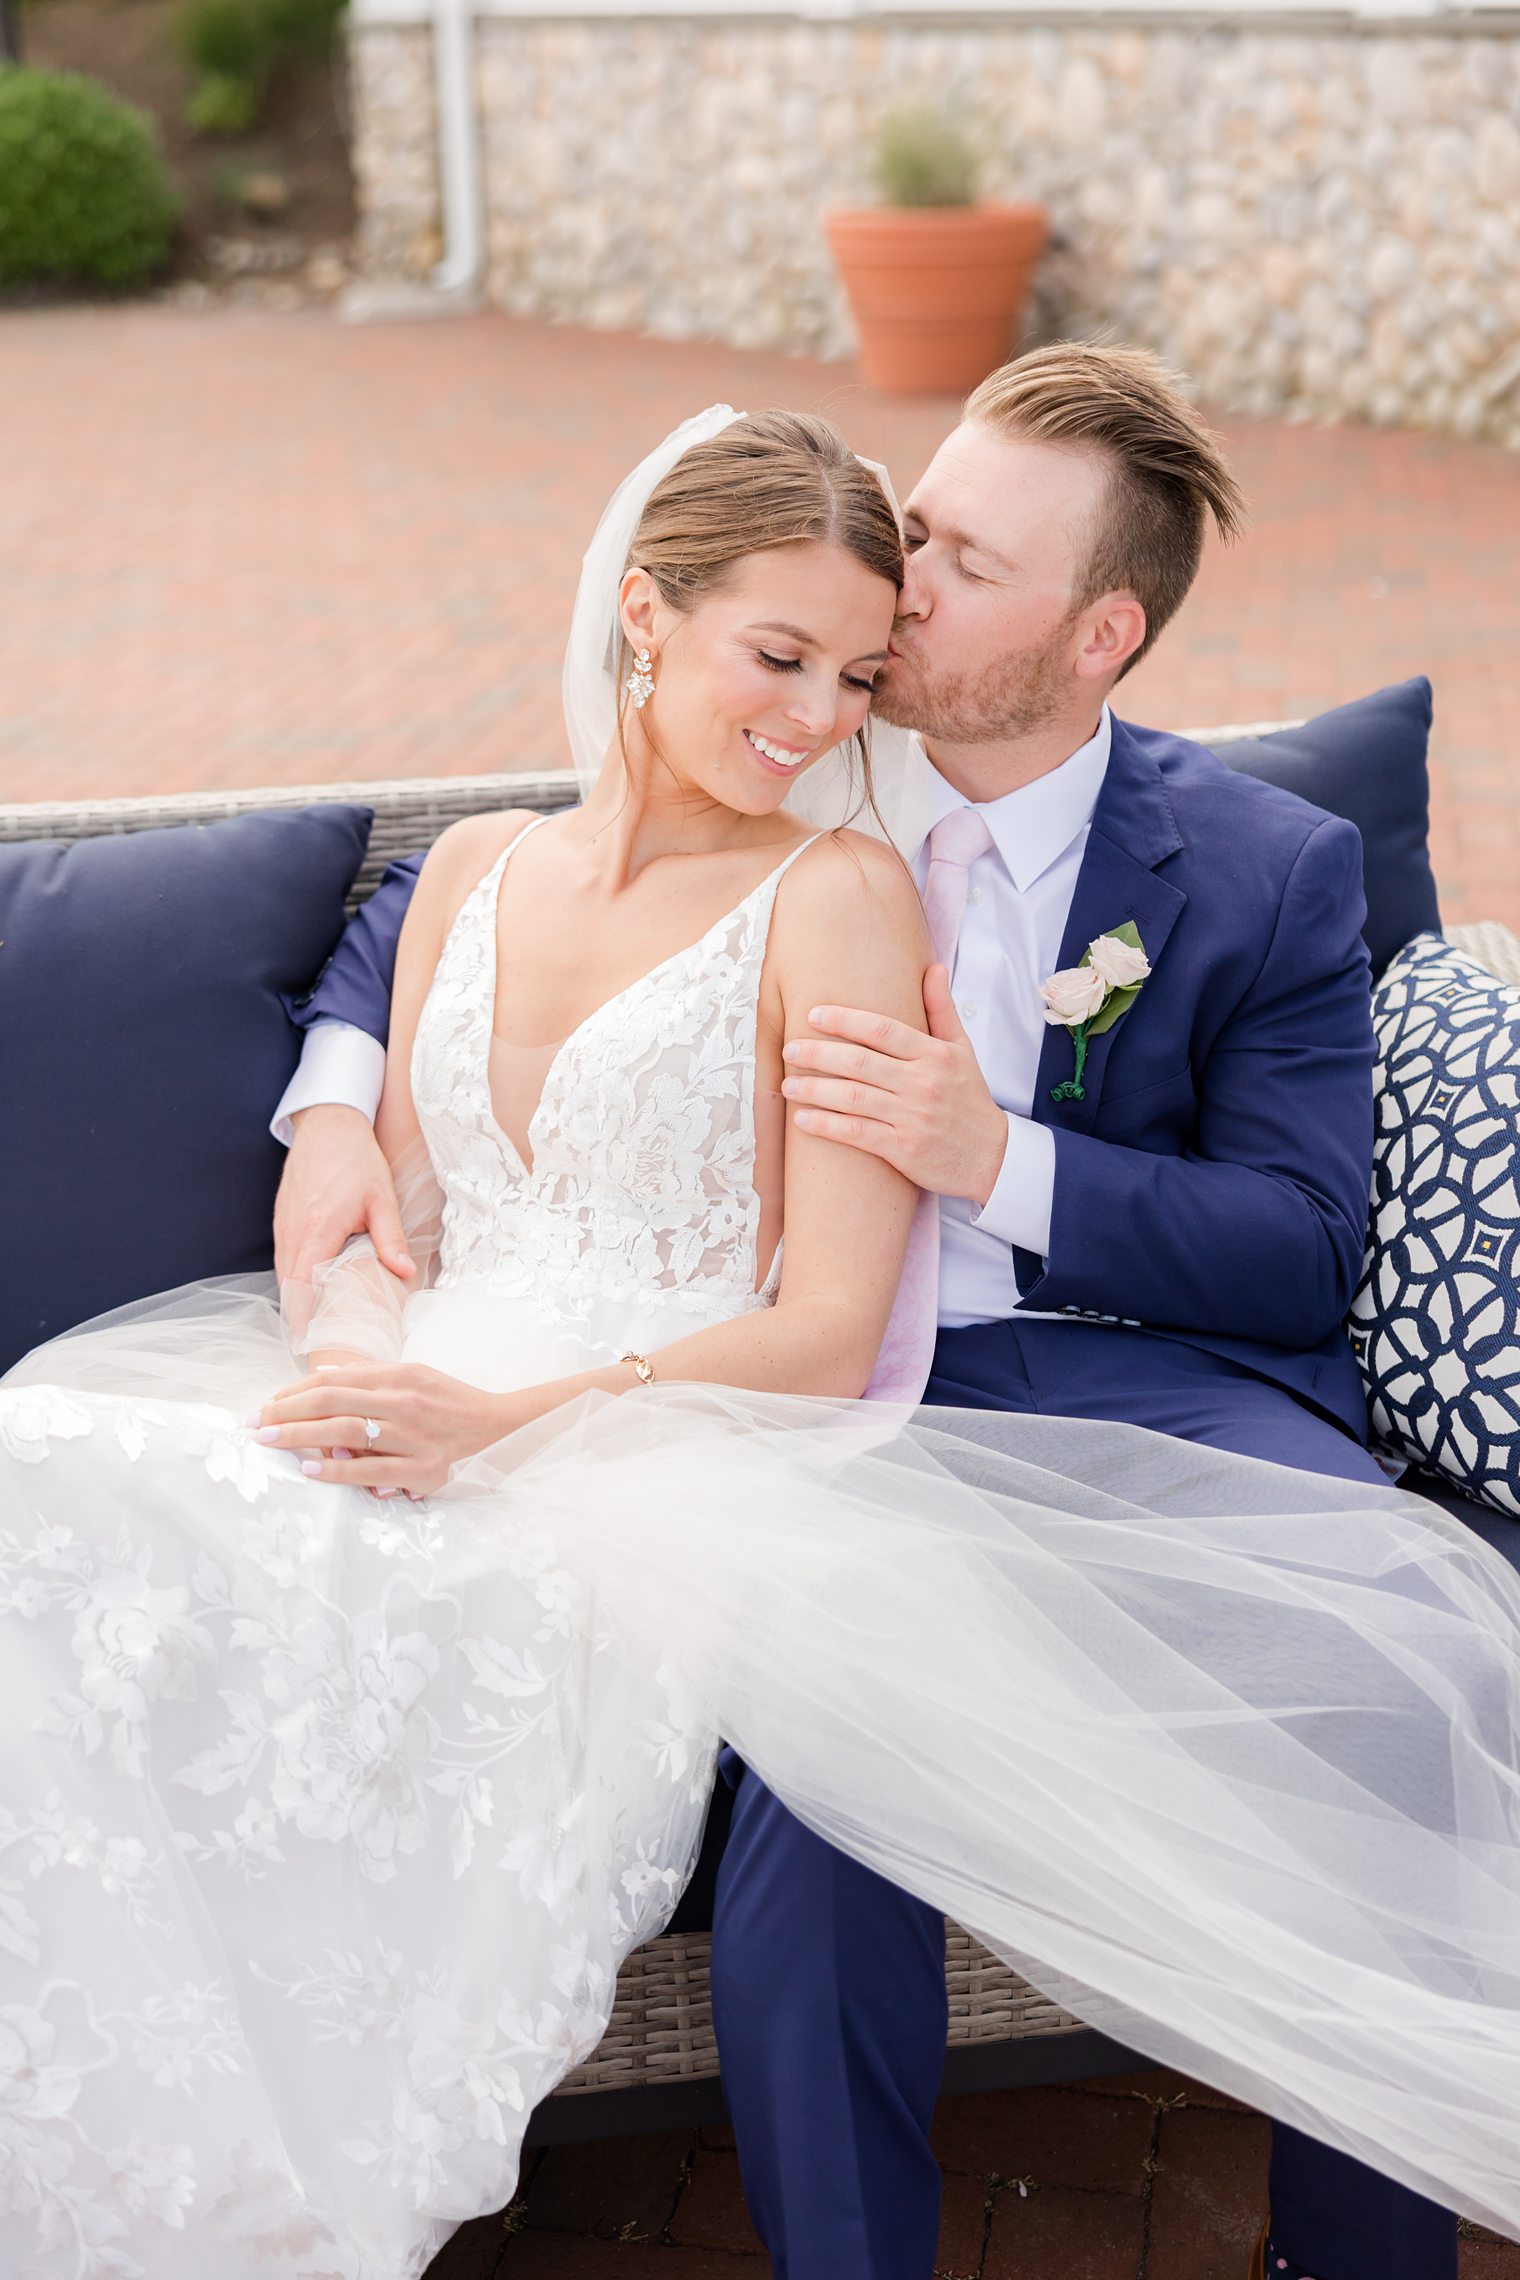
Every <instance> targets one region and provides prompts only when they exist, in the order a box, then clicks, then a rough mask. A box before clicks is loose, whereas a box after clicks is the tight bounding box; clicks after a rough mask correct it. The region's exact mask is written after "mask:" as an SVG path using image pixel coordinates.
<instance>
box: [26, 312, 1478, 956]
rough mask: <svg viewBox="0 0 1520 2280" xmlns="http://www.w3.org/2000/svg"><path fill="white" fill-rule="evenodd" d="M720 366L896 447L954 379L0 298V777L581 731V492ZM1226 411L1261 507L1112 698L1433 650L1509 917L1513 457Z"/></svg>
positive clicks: (1446, 831)
mask: <svg viewBox="0 0 1520 2280" xmlns="http://www.w3.org/2000/svg"><path fill="white" fill-rule="evenodd" d="M718 397H725V398H727V399H728V400H730V401H732V402H735V403H738V404H743V405H756V404H762V403H769V402H788V403H793V404H798V405H804V406H815V407H818V408H821V409H824V410H826V411H828V412H830V413H831V414H832V416H834V417H835V418H836V419H837V420H838V421H839V422H840V424H841V425H842V426H843V427H844V429H845V431H846V433H847V434H848V435H849V436H850V437H851V439H852V440H853V441H854V442H855V443H856V444H857V445H858V446H859V447H860V448H861V449H863V450H867V451H870V452H872V453H873V454H874V455H875V456H877V457H879V458H883V459H885V460H886V461H887V462H888V464H889V465H890V466H891V467H892V469H893V471H894V474H895V475H896V476H897V478H898V479H899V481H900V482H908V481H911V479H912V477H913V475H914V474H915V473H916V471H917V470H918V468H919V467H920V466H921V465H922V463H923V461H924V460H925V459H926V457H927V456H928V454H929V452H930V451H931V449H932V448H933V445H934V444H935V442H936V441H937V440H938V438H939V436H940V435H941V434H942V433H943V432H944V430H945V428H946V427H947V425H948V424H949V421H950V418H951V416H952V411H953V407H952V406H950V405H947V404H940V403H934V402H929V403H907V404H902V403H895V402H892V401H890V400H888V399H884V398H881V397H878V396H873V395H872V394H870V393H869V392H868V391H866V390H864V389H862V388H860V387H859V386H858V385H857V384H856V383H855V382H854V380H853V379H852V377H851V374H850V372H849V370H848V369H847V368H845V367H843V366H839V365H826V364H819V363H814V362H808V361H803V360H792V359H787V358H780V357H775V356H761V355H747V354H741V353H739V352H736V351H733V350H728V349H722V348H713V347H707V346H701V345H694V344H690V343H669V342H660V341H647V340H638V339H633V338H629V337H625V336H620V335H611V334H588V333H582V332H576V331H572V330H568V329H555V328H551V327H545V326H539V325H531V324H526V323H521V322H517V321H515V320H513V319H510V318H507V317H503V316H499V315H484V316H479V317H474V318H469V319H457V320H451V321H437V322H433V323H410V324H385V325H378V326H372V327H362V328H347V327H344V326H342V325H339V324H337V323H336V322H334V321H333V320H332V319H330V318H329V317H327V316H326V315H325V314H321V313H317V312H310V313H304V314H302V313H297V314H291V315H275V314H265V313H258V312H254V311H225V310H224V311H216V312H210V313H205V314H195V313H189V312H185V311H181V310H175V309H169V308H162V307H155V306H149V305H142V306H137V307H129V308H124V309H118V310H63V311H33V312H20V313H12V314H10V315H6V316H0V420H3V427H0V452H3V478H0V689H3V690H4V703H3V705H0V800H4V799H36V798H45V797H54V796H57V797H75V796H100V795H110V794H116V793H124V792H133V791H150V790H153V791H156V790H175V789H185V788H190V787H196V786H218V785H231V784H257V783H303V782H313V781H319V780H331V779H334V778H345V777H346V778H352V777H363V776H400V775H409V774H421V775H447V774H451V773H456V772H474V771H478V770H484V769H495V768H502V767H515V766H521V767H525V768H529V767H541V766H545V765H557V764H559V763H560V760H561V754H562V747H561V741H560V734H559V709H558V679H559V653H560V647H561V643H562V639H563V634H564V629H565V624H566V619H567V614H568V610H569V604H570V598H571V595H572V593H573V590H574V585H575V578H576V572H577V566H578V561H579V556H580V552H581V549H582V548H583V546H584V545H585V542H586V539H587V538H588V537H589V535H590V531H591V527H592V524H593V522H594V520H595V516H596V513H597V510H598V509H599V507H600V505H601V504H602V501H603V500H604V498H605V496H606V495H607V493H608V491H609V490H610V489H611V487H612V485H613V483H614V482H615V481H616V480H617V478H618V477H619V476H620V475H621V474H623V473H624V472H625V471H626V469H627V466H628V464H629V462H630V461H631V459H632V458H633V457H634V456H635V454H636V453H637V452H638V451H639V450H640V449H641V448H643V447H644V446H645V445H646V444H648V443H649V442H650V441H652V440H653V439H655V438H656V437H657V436H659V435H660V434H661V433H663V431H664V430H665V428H666V427H667V426H669V425H671V424H672V423H673V422H674V421H675V420H676V419H677V418H679V417H680V416H682V415H683V414H684V413H686V412H688V411H691V410H693V409H695V408H696V407H698V406H700V405H702V404H704V403H707V402H710V401H712V400H713V399H714V398H718ZM1223 424H1224V425H1225V427H1226V430H1227V433H1228V436H1229V439H1230V442H1231V445H1232V447H1233V450H1234V453H1235V457H1236V460H1237V464H1238V466H1239V469H1240V472H1241V474H1242V476H1243V478H1244V481H1245V484H1246V487H1247V490H1248V492H1249V493H1250V496H1251V499H1252V502H1253V507H1254V514H1255V521H1254V527H1253V529H1252V532H1251V534H1250V536H1249V538H1248V539H1247V541H1246V542H1245V544H1244V545H1243V546H1241V547H1240V548H1238V549H1237V550H1236V551H1235V553H1234V554H1233V555H1231V556H1224V555H1220V554H1214V555H1211V557H1210V559H1209V561H1208V563H1207V565H1206V567H1205V571H1204V574H1203V577H1202V580H1201V582H1200V585H1199V588H1198V590H1197V592H1196V593H1195V594H1194V596H1193V597H1192V599H1191V601H1190V602H1189V604H1188V607H1187V610H1186V612H1185V614H1184V616H1183V618H1182V619H1181V620H1179V622H1178V623H1177V624H1176V625H1175V626H1173V627H1172V628H1171V629H1169V631H1168V632H1167V634H1166V637H1165V639H1164V640H1163V641H1162V643H1161V645H1160V647H1159V648H1158V650H1157V651H1156V653H1155V655H1154V657H1153V658H1151V659H1148V660H1147V662H1146V664H1145V665H1144V666H1142V667H1141V668H1140V669H1139V671H1138V672H1137V673H1136V674H1135V676H1134V677H1133V679H1132V680H1131V681H1130V682H1129V683H1128V684H1127V685H1126V688H1125V691H1124V701H1125V704H1126V706H1127V707H1128V709H1129V710H1130V711H1131V712H1132V713H1133V714H1134V716H1135V717H1137V718H1139V719H1142V720H1148V721H1152V722H1170V723H1172V724H1179V723H1187V724H1193V725H1201V724H1204V723H1211V722H1217V721H1221V720H1227V719H1239V718H1241V717H1243V716H1244V717H1247V718H1253V719H1260V718H1266V717H1280V716H1283V715H1286V714H1292V713H1301V712H1304V711H1309V710H1313V709H1315V708H1318V707H1320V706H1323V705H1327V704H1332V703H1336V702H1339V701H1341V700H1343V699H1345V698H1347V697H1351V696H1355V695H1357V694H1359V693H1361V692H1362V691H1363V690H1365V689H1368V688H1371V687H1373V686H1375V685H1377V684H1378V683H1380V682H1383V681H1388V680H1392V679H1395V678H1399V677H1402V676H1403V675H1406V674H1409V673H1414V672H1421V671H1424V672H1428V673H1429V674H1430V675H1431V677H1432V678H1433V680H1434V681H1435V684H1436V693H1437V734H1436V747H1435V749H1436V755H1437V781H1436V823H1435V846H1436V855H1437V867H1438V871H1439V873H1440V876H1441V880H1442V884H1443V887H1444V890H1445V900H1446V903H1447V906H1448V914H1449V915H1450V916H1452V917H1455V918H1460V917H1471V916H1478V915H1483V914H1492V915H1496V916H1502V917H1505V918H1507V919H1508V920H1510V922H1511V923H1520V865H1517V861H1516V857H1517V855H1520V797H1517V777H1516V773H1515V767H1514V763H1513V761H1512V759H1511V755H1510V746H1509V739H1510V737H1511V734H1512V731H1513V723H1514V721H1515V720H1516V718H1517V717H1520V639H1517V629H1516V605H1515V599H1514V597H1515V594H1516V592H1517V590H1520V462H1517V461H1516V460H1514V459H1513V458H1510V457H1508V456H1506V455H1505V454H1503V453H1501V452H1499V451H1497V450H1494V449H1490V448H1487V447H1485V446H1481V445H1474V444H1466V443H1459V442H1455V441H1449V440H1445V439H1440V438H1435V437H1428V436H1417V435H1410V434H1403V433H1397V432H1393V433H1375V432H1372V431H1369V430H1360V429H1354V428H1342V429H1336V430H1318V429H1311V428H1305V427H1292V426H1286V425H1281V424H1272V423H1267V422H1260V421H1245V420H1231V421H1227V422H1225V423H1223Z"/></svg>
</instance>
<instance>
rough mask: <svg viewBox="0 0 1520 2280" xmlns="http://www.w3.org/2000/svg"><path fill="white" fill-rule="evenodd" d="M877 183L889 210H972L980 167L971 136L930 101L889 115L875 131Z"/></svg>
mask: <svg viewBox="0 0 1520 2280" xmlns="http://www.w3.org/2000/svg"><path fill="white" fill-rule="evenodd" d="M875 155H876V180H877V183H878V186H879V187H880V190H881V193H882V196H883V197H884V198H885V200H886V202H887V204H888V205H889V206H974V205H975V204H976V198H977V189H978V180H979V175H980V167H979V165H978V163H977V154H976V149H975V146H974V145H973V143H972V140H971V137H970V135H969V133H968V132H967V130H966V128H965V126H964V125H963V124H962V122H961V121H960V120H959V119H958V118H956V117H955V115H954V114H953V113H952V112H949V111H946V110H942V109H941V108H940V107H939V106H938V105H937V104H933V103H911V104H905V105H904V106H903V107H902V109H900V110H896V111H889V112H888V113H887V115H886V117H885V118H884V119H883V120H882V122H881V125H880V126H879V127H878V129H877V135H876V154H875Z"/></svg>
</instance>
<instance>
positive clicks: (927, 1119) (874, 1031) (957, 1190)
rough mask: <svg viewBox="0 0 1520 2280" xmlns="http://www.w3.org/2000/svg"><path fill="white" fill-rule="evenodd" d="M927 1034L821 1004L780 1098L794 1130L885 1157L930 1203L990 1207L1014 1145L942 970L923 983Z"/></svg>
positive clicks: (798, 1045) (796, 1047) (790, 1058)
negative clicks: (945, 1200) (962, 1200)
mask: <svg viewBox="0 0 1520 2280" xmlns="http://www.w3.org/2000/svg"><path fill="white" fill-rule="evenodd" d="M924 1013H925V1015H926V1017H927V1019H928V1023H929V1034H928V1036H927V1037H926V1036H924V1035H923V1034H922V1033H921V1032H920V1031H918V1030H916V1029H910V1028H909V1027H908V1025H907V1023H906V1022H902V1021H892V1020H889V1019H888V1018H887V1016H886V1015H885V1014H880V1013H866V1012H863V1011H862V1010H861V1009H860V1008H858V1007H856V1006H840V1005H820V1006H815V1007H814V1008H813V1011H812V1014H811V1017H810V1027H811V1030H812V1034H811V1035H810V1036H808V1037H794V1038H792V1039H790V1040H789V1042H788V1043H787V1045H786V1046H785V1048H784V1050H783V1058H784V1059H785V1062H786V1070H787V1073H786V1077H785V1080H784V1081H783V1084H782V1087H781V1089H782V1091H783V1092H784V1093H785V1095H786V1097H787V1099H788V1100H789V1101H790V1102H791V1103H792V1105H793V1108H794V1110H795V1114H796V1122H797V1126H798V1129H799V1130H800V1131H803V1132H811V1133H813V1134H815V1135H816V1136H817V1137H818V1138H819V1139H823V1140H841V1141H843V1142H844V1144H845V1146H846V1147H848V1148H864V1149H866V1150H867V1151H868V1152H869V1153H870V1154H871V1155H873V1156H881V1157H883V1158H885V1160H886V1161H887V1162H888V1163H889V1164H891V1165H893V1166H894V1167H895V1168H896V1169H897V1170H898V1171H899V1172H902V1173H903V1174H904V1175H905V1176H906V1177H907V1178H908V1179H910V1180H912V1181H913V1182H914V1184H915V1186H917V1187H921V1188H927V1189H928V1190H929V1192H930V1193H931V1194H932V1195H954V1196H965V1197H967V1198H968V1199H969V1200H970V1201H971V1202H972V1203H975V1204H984V1203H985V1202H986V1201H987V1198H988V1197H989V1196H990V1195H991V1193H992V1190H993V1188H994V1187H995V1186H996V1184H997V1176H998V1173H999V1172H1000V1171H1001V1170H1002V1166H1003V1157H1004V1154H1005V1152H1006V1150H1007V1146H1008V1118H1007V1116H1006V1114H1005V1113H1004V1111H1003V1110H1002V1109H1001V1108H999V1106H998V1104H997V1102H996V1101H995V1100H994V1099H993V1097H992V1095H991V1093H990V1092H989V1091H988V1090H987V1082H986V1079H985V1078H984V1077H983V1075H982V1072H981V1068H980V1066H979V1064H978V1062H977V1058H976V1054H975V1052H974V1051H973V1050H972V1046H971V1041H970V1039H969V1038H968V1037H967V1035H966V1032H965V1030H964V1029H963V1028H962V1027H961V1022H960V1016H959V1015H958V1014H957V1012H956V1010H955V1006H954V1004H953V1002H952V1000H951V996H950V977H949V975H948V974H947V973H946V971H945V969H944V967H943V966H931V967H930V968H929V971H928V972H927V974H925V976H924Z"/></svg>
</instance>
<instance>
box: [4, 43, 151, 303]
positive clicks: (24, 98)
mask: <svg viewBox="0 0 1520 2280" xmlns="http://www.w3.org/2000/svg"><path fill="white" fill-rule="evenodd" d="M178 214H179V199H178V197H177V196H176V194H175V190H174V186H173V184H172V182H171V181H170V179H169V173H168V169H167V167H166V166H165V164H164V158H163V153H162V151H161V149H160V148H159V142H158V135H157V132H156V130H155V128H154V126H153V122H152V120H151V119H149V118H147V117H146V116H145V115H144V113H143V112H141V111H136V110H134V109H133V108H132V106H131V104H129V103H123V102H121V101H119V100H118V98H117V97H116V96H114V95H113V94H111V93H110V91H109V90H108V89H107V88H104V87H102V86H100V85H99V83H98V82H97V81H95V80H93V79H85V78H81V77H80V76H78V75H77V74H76V73H74V72H70V71H30V70H22V69H13V70H3V71H0V285H16V284H21V283H24V282H28V281H30V280H31V279H34V278H56V279H59V280H62V281H79V282H82V283H90V284H98V285H116V286H121V285H137V284H140V283H141V282H142V281H143V279H144V278H146V277H149V276H151V275H152V273H153V271H154V270H155V269H158V268H160V267H161V266H162V264H163V262H164V259H165V257H166V256H167V254H168V251H169V246H170V243H171V241H172V239H173V235H174V224H175V221H176V219H177V217H178Z"/></svg>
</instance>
